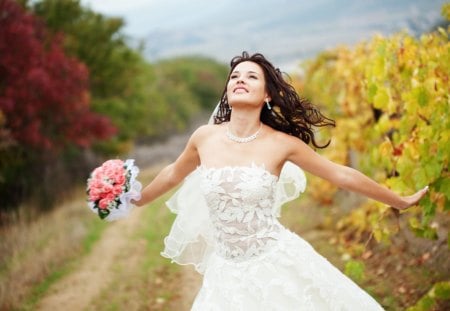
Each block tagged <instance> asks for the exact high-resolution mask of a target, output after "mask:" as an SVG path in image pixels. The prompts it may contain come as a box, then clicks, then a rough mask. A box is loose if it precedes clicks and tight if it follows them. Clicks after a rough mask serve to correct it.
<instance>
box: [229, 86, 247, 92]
mask: <svg viewBox="0 0 450 311" xmlns="http://www.w3.org/2000/svg"><path fill="white" fill-rule="evenodd" d="M242 91H243V92H245V93H248V90H247V89H246V88H245V87H243V86H238V87H235V88H234V89H233V93H237V92H242Z"/></svg>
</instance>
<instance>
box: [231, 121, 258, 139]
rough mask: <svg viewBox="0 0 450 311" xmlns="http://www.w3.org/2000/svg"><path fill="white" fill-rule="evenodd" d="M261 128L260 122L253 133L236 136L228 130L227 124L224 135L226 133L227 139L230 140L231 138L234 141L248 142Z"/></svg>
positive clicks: (254, 137)
mask: <svg viewBox="0 0 450 311" xmlns="http://www.w3.org/2000/svg"><path fill="white" fill-rule="evenodd" d="M261 128H262V123H261V124H260V125H259V129H258V130H257V131H256V133H254V134H253V135H250V136H247V137H238V136H235V135H233V134H232V133H231V132H230V128H229V127H228V126H227V131H226V135H227V137H228V139H230V140H232V141H234V142H237V143H248V142H251V141H252V140H255V139H256V137H257V136H258V134H259V131H260V130H261Z"/></svg>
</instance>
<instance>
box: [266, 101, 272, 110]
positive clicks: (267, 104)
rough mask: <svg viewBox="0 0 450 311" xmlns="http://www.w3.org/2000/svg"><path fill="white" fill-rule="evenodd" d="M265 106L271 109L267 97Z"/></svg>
mask: <svg viewBox="0 0 450 311" xmlns="http://www.w3.org/2000/svg"><path fill="white" fill-rule="evenodd" d="M266 106H267V109H269V110H272V107H271V106H270V104H269V100H268V99H266Z"/></svg>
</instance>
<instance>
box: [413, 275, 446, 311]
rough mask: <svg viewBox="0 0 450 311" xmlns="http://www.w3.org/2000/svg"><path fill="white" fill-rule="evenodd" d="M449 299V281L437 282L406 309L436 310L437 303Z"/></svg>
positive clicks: (418, 310)
mask: <svg viewBox="0 0 450 311" xmlns="http://www.w3.org/2000/svg"><path fill="white" fill-rule="evenodd" d="M444 301H446V302H448V301H450V281H443V282H438V283H436V284H434V285H433V287H432V288H431V289H430V290H429V291H428V292H427V293H426V294H425V295H424V296H423V297H422V298H420V300H419V301H418V302H417V303H416V304H415V305H414V306H411V307H409V308H408V309H407V311H429V310H437V309H436V307H438V305H439V303H441V302H444Z"/></svg>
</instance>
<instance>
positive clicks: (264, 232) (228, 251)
mask: <svg viewBox="0 0 450 311" xmlns="http://www.w3.org/2000/svg"><path fill="white" fill-rule="evenodd" d="M201 172H202V179H201V184H200V185H201V190H202V192H203V195H204V197H205V200H206V203H207V205H208V207H209V215H210V220H211V223H212V227H213V229H214V239H215V251H216V252H217V253H218V254H219V255H220V256H222V257H225V258H227V259H232V260H233V261H242V260H246V259H249V258H252V257H254V256H257V255H259V254H261V253H263V252H264V251H266V250H267V249H268V248H269V247H270V244H271V243H272V242H274V241H275V240H276V239H277V236H278V234H279V232H280V229H281V225H280V223H279V222H278V220H277V215H276V212H275V211H274V203H275V186H276V184H277V181H278V177H277V176H275V175H273V174H271V173H270V172H268V171H267V170H266V169H265V168H264V167H263V166H257V165H251V166H236V167H223V168H206V167H202V169H201Z"/></svg>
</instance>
